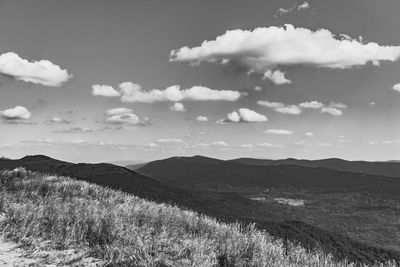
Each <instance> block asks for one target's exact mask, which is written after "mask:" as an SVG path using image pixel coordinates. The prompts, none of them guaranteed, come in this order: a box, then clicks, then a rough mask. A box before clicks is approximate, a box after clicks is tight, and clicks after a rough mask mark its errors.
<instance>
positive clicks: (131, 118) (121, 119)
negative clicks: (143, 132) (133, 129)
mask: <svg viewBox="0 0 400 267" xmlns="http://www.w3.org/2000/svg"><path fill="white" fill-rule="evenodd" d="M105 122H106V123H112V124H131V125H135V124H140V119H139V117H138V116H137V115H136V114H133V113H126V114H120V115H112V116H110V117H108V118H106V119H105Z"/></svg>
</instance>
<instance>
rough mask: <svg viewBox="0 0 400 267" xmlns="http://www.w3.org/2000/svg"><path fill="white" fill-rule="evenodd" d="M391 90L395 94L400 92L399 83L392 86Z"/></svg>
mask: <svg viewBox="0 0 400 267" xmlns="http://www.w3.org/2000/svg"><path fill="white" fill-rule="evenodd" d="M392 89H393V90H395V91H397V92H400V83H398V84H395V85H393V87H392Z"/></svg>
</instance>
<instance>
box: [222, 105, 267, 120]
mask: <svg viewBox="0 0 400 267" xmlns="http://www.w3.org/2000/svg"><path fill="white" fill-rule="evenodd" d="M227 117H228V118H227V119H225V120H224V121H225V122H265V121H268V118H267V117H266V116H265V115H262V114H259V113H257V112H255V111H254V110H250V109H247V108H240V109H239V110H238V111H237V112H236V111H233V112H231V113H229V114H228V115H227Z"/></svg>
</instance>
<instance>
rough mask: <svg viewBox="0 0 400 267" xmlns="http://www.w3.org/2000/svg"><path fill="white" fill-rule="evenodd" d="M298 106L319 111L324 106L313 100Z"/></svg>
mask: <svg viewBox="0 0 400 267" xmlns="http://www.w3.org/2000/svg"><path fill="white" fill-rule="evenodd" d="M299 106H300V107H302V108H312V109H320V108H322V107H323V106H324V104H322V103H321V102H318V101H315V100H314V101H309V102H303V103H300V104H299Z"/></svg>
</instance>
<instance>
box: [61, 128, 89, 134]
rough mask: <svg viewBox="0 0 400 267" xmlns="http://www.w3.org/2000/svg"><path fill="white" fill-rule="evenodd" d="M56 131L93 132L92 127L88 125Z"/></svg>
mask: <svg viewBox="0 0 400 267" xmlns="http://www.w3.org/2000/svg"><path fill="white" fill-rule="evenodd" d="M53 132H54V133H91V132H93V130H92V129H90V128H86V127H71V128H69V129H61V130H55V131H53Z"/></svg>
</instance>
